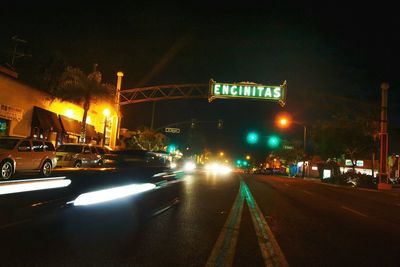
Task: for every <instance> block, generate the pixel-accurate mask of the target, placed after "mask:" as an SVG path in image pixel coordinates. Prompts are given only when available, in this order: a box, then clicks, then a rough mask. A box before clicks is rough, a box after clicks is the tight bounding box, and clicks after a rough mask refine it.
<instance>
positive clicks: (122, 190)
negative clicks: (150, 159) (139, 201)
mask: <svg viewBox="0 0 400 267" xmlns="http://www.w3.org/2000/svg"><path fill="white" fill-rule="evenodd" d="M154 188H156V185H155V184H151V183H144V184H131V185H125V186H118V187H112V188H108V189H103V190H98V191H93V192H89V193H84V194H81V195H79V196H78V197H77V198H76V199H75V200H74V201H73V204H74V206H87V205H93V204H98V203H103V202H107V201H112V200H116V199H121V198H125V197H128V196H132V195H136V194H140V193H143V192H146V191H150V190H153V189H154Z"/></svg>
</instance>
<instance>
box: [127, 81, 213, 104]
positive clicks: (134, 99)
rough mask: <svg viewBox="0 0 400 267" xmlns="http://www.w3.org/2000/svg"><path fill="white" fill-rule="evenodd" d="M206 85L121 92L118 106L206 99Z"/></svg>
mask: <svg viewBox="0 0 400 267" xmlns="http://www.w3.org/2000/svg"><path fill="white" fill-rule="evenodd" d="M208 86H209V85H208V84H172V85H161V86H150V87H141V88H133V89H126V90H121V92H120V102H119V104H120V105H121V106H122V105H128V104H136V103H144V102H153V101H160V100H172V99H196V98H208V89H209V88H208Z"/></svg>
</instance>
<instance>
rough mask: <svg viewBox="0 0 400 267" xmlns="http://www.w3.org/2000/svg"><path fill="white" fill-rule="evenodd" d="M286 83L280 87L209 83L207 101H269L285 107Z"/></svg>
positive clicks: (212, 81)
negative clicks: (238, 99) (234, 99)
mask: <svg viewBox="0 0 400 267" xmlns="http://www.w3.org/2000/svg"><path fill="white" fill-rule="evenodd" d="M286 86H287V85H286V81H285V82H284V83H283V84H282V85H262V84H257V83H251V82H241V83H218V82H215V81H214V80H211V81H210V91H209V98H208V99H209V101H210V102H211V101H212V100H213V99H215V98H225V99H231V98H240V99H256V100H269V101H276V102H279V103H280V104H281V105H282V106H283V105H285V99H286Z"/></svg>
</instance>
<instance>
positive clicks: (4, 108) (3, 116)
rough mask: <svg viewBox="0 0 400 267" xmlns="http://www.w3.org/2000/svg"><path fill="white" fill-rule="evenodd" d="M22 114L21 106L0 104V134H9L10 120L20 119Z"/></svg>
mask: <svg viewBox="0 0 400 267" xmlns="http://www.w3.org/2000/svg"><path fill="white" fill-rule="evenodd" d="M22 115H23V110H22V109H21V108H18V107H15V106H10V105H6V104H0V136H5V135H9V133H10V125H11V121H16V122H19V121H21V120H22Z"/></svg>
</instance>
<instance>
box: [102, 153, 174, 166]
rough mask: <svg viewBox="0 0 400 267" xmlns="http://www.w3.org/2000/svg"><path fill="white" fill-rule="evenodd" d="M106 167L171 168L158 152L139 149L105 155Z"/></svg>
mask: <svg viewBox="0 0 400 267" xmlns="http://www.w3.org/2000/svg"><path fill="white" fill-rule="evenodd" d="M104 166H105V167H116V168H131V167H140V166H146V167H168V168H169V167H170V162H169V160H167V158H166V157H165V156H164V155H162V154H160V153H157V152H152V151H147V150H137V149H124V150H115V151H110V152H109V153H107V154H105V155H104Z"/></svg>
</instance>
